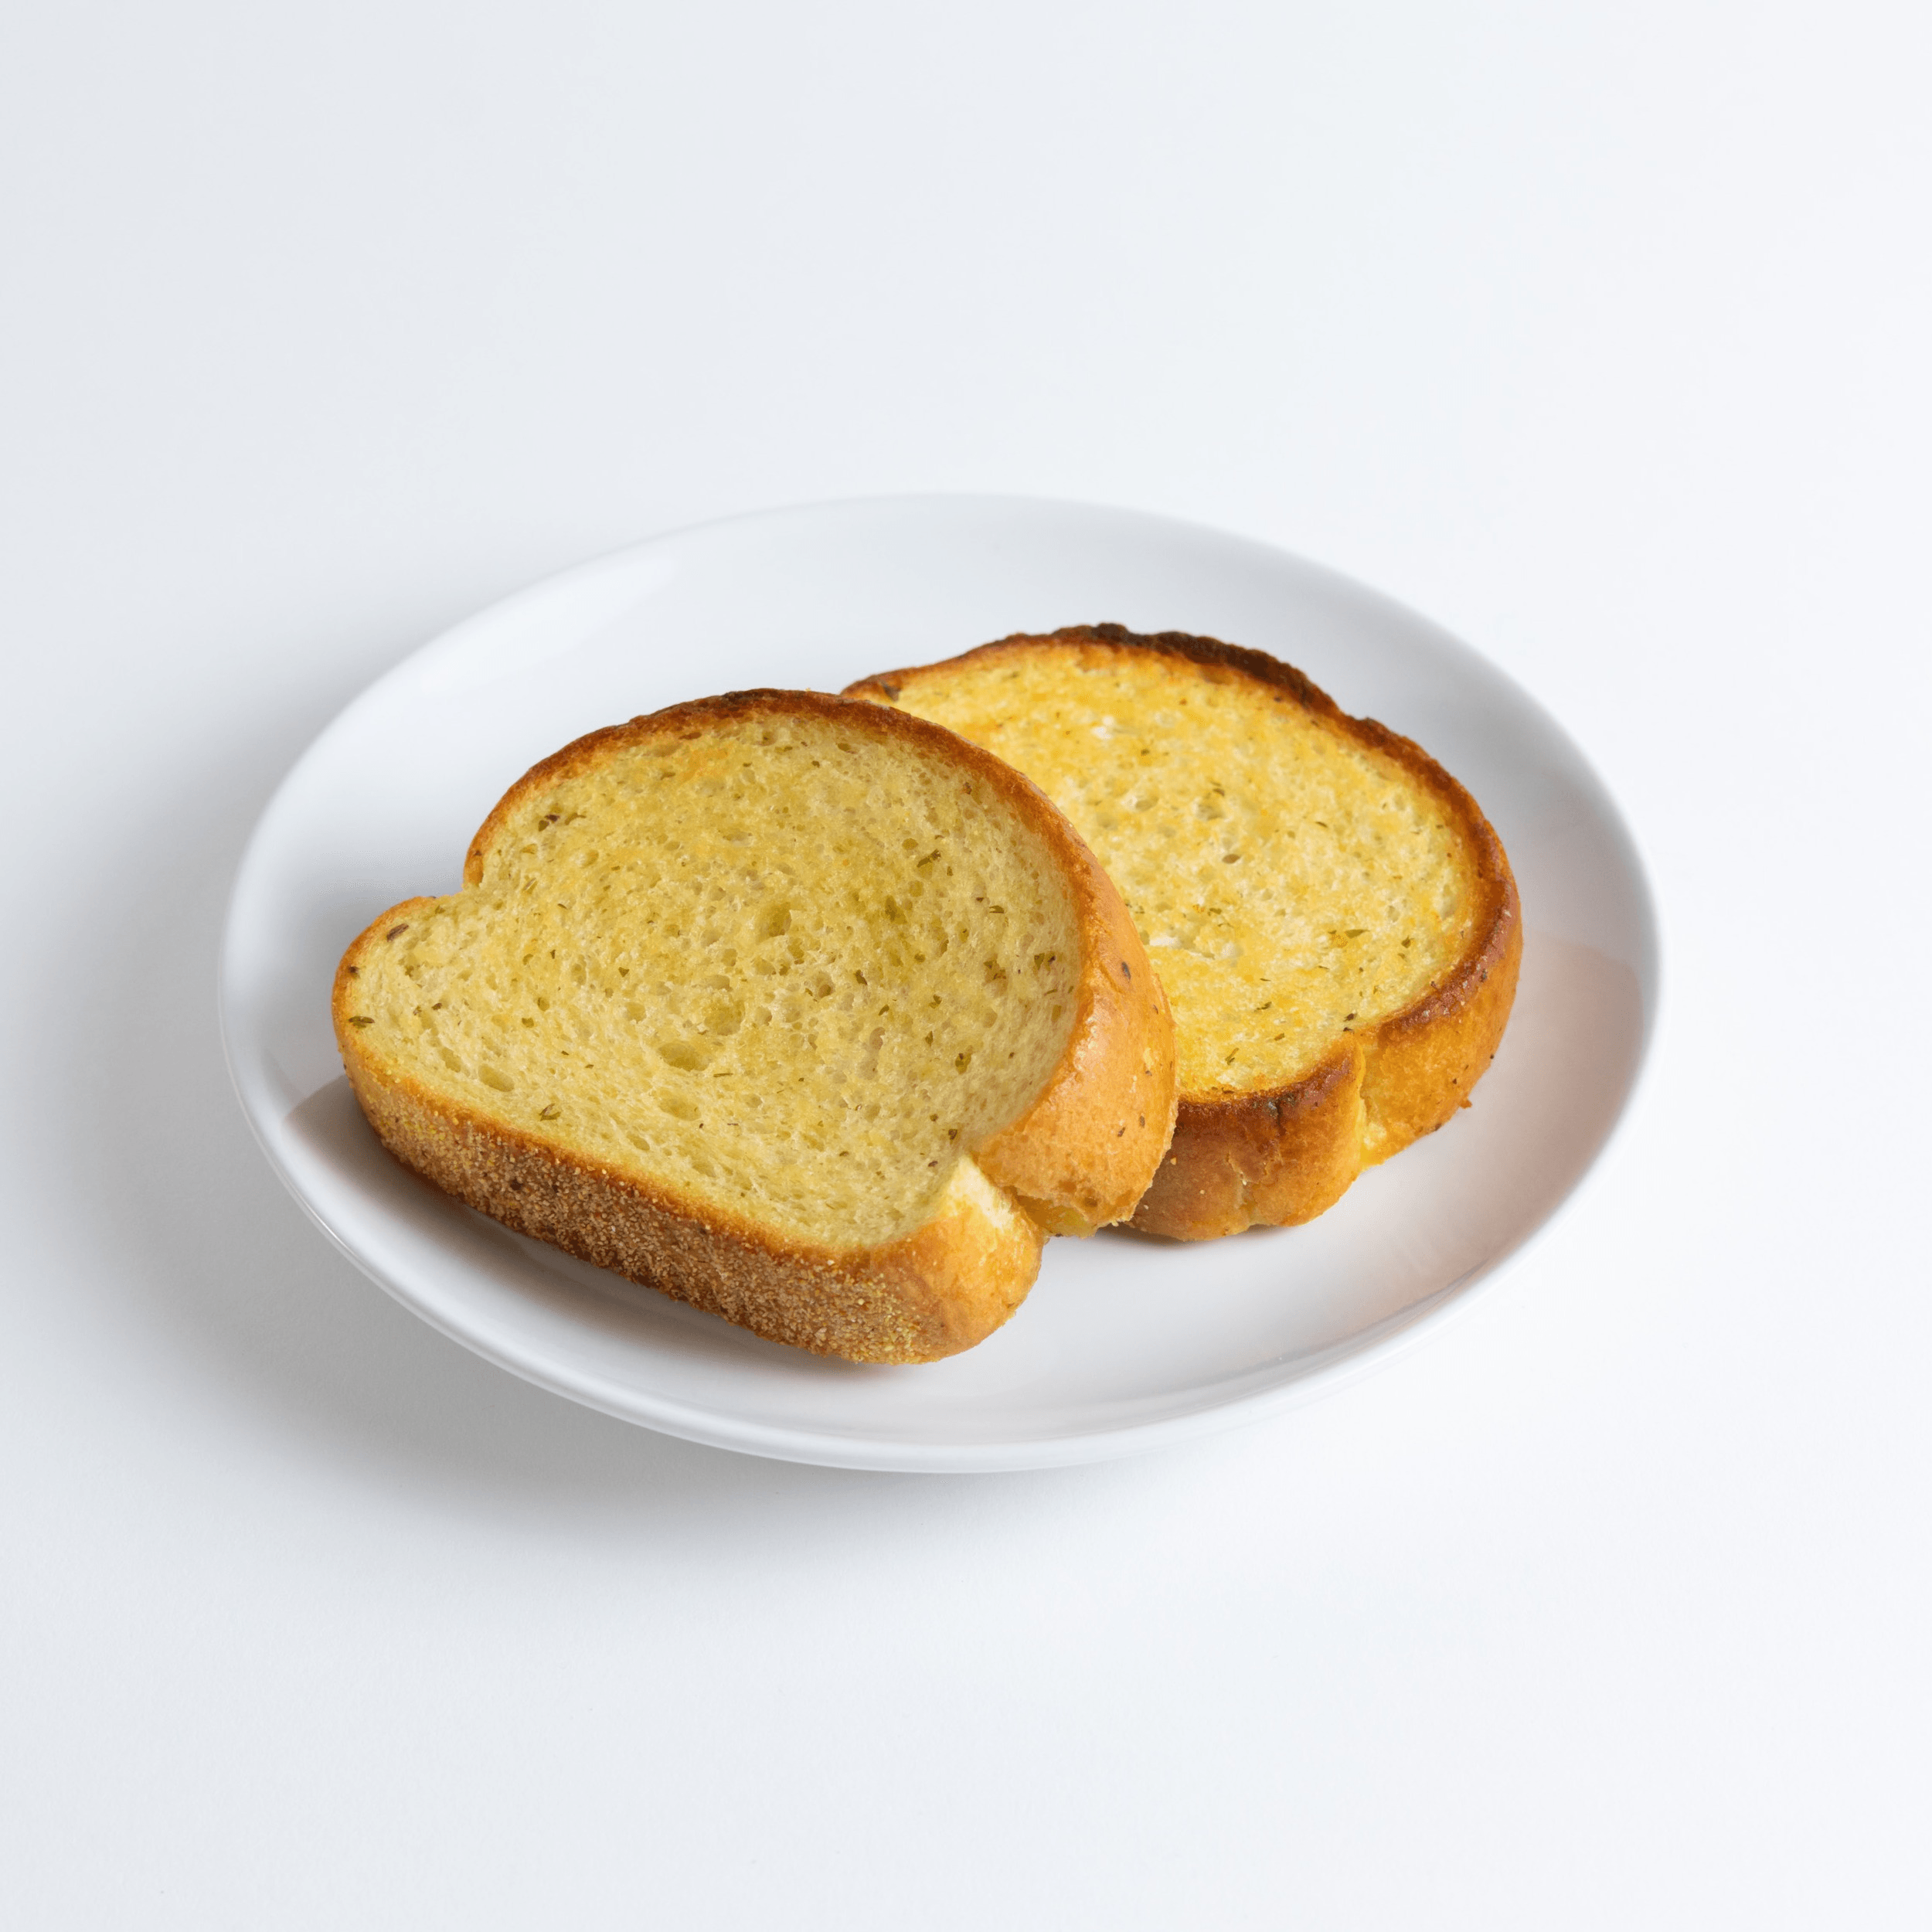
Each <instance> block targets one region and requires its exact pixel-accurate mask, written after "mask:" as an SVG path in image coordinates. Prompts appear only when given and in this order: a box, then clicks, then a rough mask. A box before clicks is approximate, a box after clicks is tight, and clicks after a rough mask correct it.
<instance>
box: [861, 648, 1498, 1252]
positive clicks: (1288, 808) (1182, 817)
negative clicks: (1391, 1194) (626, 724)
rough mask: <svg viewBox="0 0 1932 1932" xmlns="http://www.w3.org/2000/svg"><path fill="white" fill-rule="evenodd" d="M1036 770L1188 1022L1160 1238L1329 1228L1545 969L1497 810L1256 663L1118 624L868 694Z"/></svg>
mask: <svg viewBox="0 0 1932 1932" xmlns="http://www.w3.org/2000/svg"><path fill="white" fill-rule="evenodd" d="M849 695H850V696H859V697H866V698H870V699H872V700H873V701H874V702H877V703H879V704H882V705H889V706H896V707H897V708H898V709H900V710H901V711H904V712H910V713H913V714H915V715H917V716H920V717H924V718H929V719H934V720H936V721H937V722H938V723H941V724H944V725H946V726H948V727H949V728H951V730H954V731H956V732H957V733H960V735H961V736H963V737H966V738H968V739H971V740H972V741H973V742H974V743H976V744H979V745H983V746H985V747H986V748H987V749H988V750H990V751H992V752H995V753H997V754H998V756H999V757H1002V758H1003V759H1005V760H1007V761H1008V762H1009V763H1010V764H1013V765H1015V766H1016V767H1018V768H1019V770H1022V771H1023V772H1025V773H1026V774H1027V775H1028V777H1031V778H1032V779H1033V780H1034V781H1035V782H1036V783H1037V784H1039V785H1040V786H1041V787H1042V788H1043V790H1044V791H1046V793H1047V794H1048V795H1049V797H1050V798H1052V799H1053V801H1054V802H1055V803H1056V804H1058V805H1059V806H1060V808H1061V810H1062V811H1064V812H1065V813H1066V815H1067V816H1068V818H1070V819H1071V820H1072V821H1073V825H1074V826H1075V828H1077V830H1078V831H1079V832H1080V835H1081V836H1082V837H1083V838H1085V839H1086V840H1087V842H1088V843H1089V844H1090V845H1091V846H1092V847H1093V849H1094V851H1095V852H1096V853H1097V855H1099V857H1100V861H1101V862H1102V863H1103V864H1104V866H1106V867H1107V870H1108V872H1109V873H1110V875H1111V876H1112V878H1113V879H1114V883H1116V884H1117V886H1119V888H1120V889H1121V894H1122V896H1124V899H1125V900H1126V901H1127V903H1128V908H1129V910H1131V913H1133V915H1134V921H1135V923H1136V924H1137V926H1138V927H1139V930H1140V932H1141V937H1142V939H1143V940H1145V943H1146V944H1147V946H1148V950H1149V952H1150V954H1151V956H1152V957H1153V959H1154V961H1155V965H1156V967H1157V968H1158V971H1159V972H1160V974H1161V976H1162V980H1163V981H1164V982H1165V985H1166V988H1167V990H1168V994H1169V995H1170V997H1171V998H1172V1001H1173V1004H1174V1012H1175V1027H1176V1040H1177V1052H1178V1056H1179V1076H1180V1084H1181V1095H1182V1098H1181V1106H1180V1113H1179V1121H1178V1123H1177V1125H1176V1128H1175V1135H1174V1143H1173V1146H1172V1149H1171V1150H1170V1151H1169V1153H1168V1158H1167V1159H1166V1161H1165V1162H1164V1163H1163V1164H1162V1167H1161V1169H1160V1172H1159V1173H1158V1175H1157V1177H1156V1178H1155V1182H1154V1184H1153V1185H1152V1186H1151V1188H1150V1189H1149V1190H1148V1194H1147V1196H1146V1197H1145V1199H1143V1200H1142V1202H1141V1204H1140V1207H1139V1209H1138V1211H1137V1213H1135V1215H1134V1226H1136V1227H1137V1228H1139V1229H1141V1230H1143V1231H1144V1232H1147V1233H1155V1234H1163V1235H1169V1236H1179V1237H1180V1238H1182V1239H1195V1240H1198V1239H1203V1238H1206V1237H1209V1236H1217V1235H1222V1234H1230V1233H1236V1232H1237V1231H1239V1230H1241V1229H1243V1228H1245V1227H1248V1226H1253V1225H1255V1224H1257V1223H1262V1224H1268V1225H1280V1224H1284V1223H1294V1222H1300V1221H1305V1220H1308V1219H1311V1218H1312V1217H1313V1216H1315V1215H1317V1214H1319V1213H1321V1212H1322V1210H1323V1209H1325V1208H1327V1207H1328V1206H1332V1204H1333V1203H1334V1202H1335V1201H1336V1200H1337V1199H1339V1198H1340V1196H1342V1193H1343V1192H1345V1190H1346V1189H1347V1188H1348V1186H1349V1183H1350V1182H1352V1180H1353V1179H1354V1178H1355V1175H1357V1174H1358V1173H1359V1172H1360V1171H1361V1169H1362V1168H1363V1167H1365V1166H1368V1165H1372V1164H1374V1163H1375V1162H1378V1161H1383V1160H1386V1159H1387V1158H1389V1155H1393V1154H1395V1153H1396V1152H1399V1151H1400V1150H1401V1149H1402V1148H1404V1147H1406V1146H1407V1145H1409V1144H1410V1142H1411V1141H1413V1140H1415V1139H1416V1138H1417V1137H1418V1136H1419V1135H1420V1134H1427V1133H1430V1132H1431V1131H1434V1129H1435V1128H1438V1127H1440V1126H1441V1125H1442V1124H1443V1123H1444V1121H1447V1119H1449V1118H1450V1117H1451V1115H1452V1114H1454V1112H1455V1111H1456V1110H1457V1108H1458V1107H1461V1106H1464V1105H1466V1104H1468V1097H1469V1092H1470V1090H1471V1087H1474V1086H1475V1083H1476V1081H1477V1080H1478V1079H1479V1078H1480V1077H1481V1075H1482V1073H1483V1072H1484V1070H1485V1069H1486V1068H1487V1067H1488V1064H1489V1062H1490V1060H1492V1058H1493V1057H1494V1056H1495V1050H1496V1047H1497V1045H1498V1043H1499V1042H1500V1040H1501V1039H1502V1032H1503V1027H1504V1025H1505V1022H1506V1021H1507V1020H1508V1018H1509V1008H1510V1004H1511V1002H1512V998H1514V995H1515V984H1516V973H1517V967H1518V963H1519V959H1520V957H1521V952H1522V930H1521V918H1520V913H1519V906H1518V901H1517V896H1516V888H1515V880H1514V879H1512V876H1511V874H1510V871H1509V862H1508V860H1507V859H1506V858H1505V855H1504V853H1503V849H1502V845H1501V843H1500V842H1498V839H1497V838H1496V835H1495V832H1493V831H1492V829H1491V828H1490V825H1489V823H1488V820H1487V819H1485V818H1484V817H1483V815H1482V814H1481V811H1479V810H1478V808H1477V806H1476V804H1475V801H1474V800H1473V799H1472V798H1470V796H1469V794H1468V793H1467V792H1466V791H1464V789H1463V788H1462V787H1461V785H1459V784H1457V783H1456V781H1454V779H1453V778H1451V777H1450V776H1449V775H1448V774H1447V772H1445V771H1444V770H1443V769H1442V768H1441V767H1440V766H1439V765H1437V764H1436V763H1435V762H1434V760H1432V759H1431V758H1430V757H1428V756H1427V753H1424V752H1423V750H1421V749H1420V747H1417V746H1416V745H1414V744H1412V743H1410V741H1409V740H1407V739H1406V738H1401V737H1398V736H1396V734H1395V733H1393V732H1391V731H1389V730H1386V729H1385V728H1384V727H1383V726H1381V725H1379V724H1376V723H1373V722H1372V720H1369V719H1359V718H1351V717H1349V716H1347V715H1346V714H1345V713H1343V712H1342V710H1341V709H1339V708H1338V706H1336V705H1335V703H1334V702H1333V701H1332V699H1329V698H1328V696H1327V695H1326V694H1325V693H1324V692H1321V691H1320V690H1318V689H1316V687H1315V685H1312V684H1311V683H1310V682H1308V679H1306V678H1304V677H1303V676H1302V675H1301V673H1300V672H1298V671H1296V670H1294V669H1293V668H1291V667H1290V666H1288V665H1284V664H1282V663H1281V662H1278V661H1277V659H1275V658H1271V657H1269V656H1267V655H1265V654H1264V653H1263V652H1260V651H1247V650H1242V649H1239V648H1236V647H1233V646H1231V645H1225V644H1222V643H1219V642H1218V641H1216V640H1214V639H1213V638H1196V637H1189V636H1186V635H1185V634H1181V633H1179V632H1174V631H1168V632H1163V633H1162V634H1159V635H1158V636H1153V637H1145V636H1138V635H1136V634H1134V633H1133V632H1131V631H1125V630H1123V629H1122V628H1121V627H1120V626H1119V625H1117V624H1100V625H1096V626H1086V625H1082V626H1079V627H1077V628H1073V629H1069V630H1064V631H1055V632H1053V633H1052V634H1049V635H1044V636H1017V637H1012V638H1005V639H1004V640H1002V641H1000V642H998V643H997V644H990V645H984V646H982V647H981V648H979V649H978V650H976V651H968V652H967V653H965V654H964V655H963V656H961V657H957V658H950V659H947V661H945V662H943V663H939V664H933V665H924V666H922V667H920V668H916V669H913V670H907V671H894V672H886V673H885V674H883V675H881V676H879V677H875V678H869V679H866V680H864V681H863V682H861V683H859V684H856V685H852V687H851V688H850V691H849Z"/></svg>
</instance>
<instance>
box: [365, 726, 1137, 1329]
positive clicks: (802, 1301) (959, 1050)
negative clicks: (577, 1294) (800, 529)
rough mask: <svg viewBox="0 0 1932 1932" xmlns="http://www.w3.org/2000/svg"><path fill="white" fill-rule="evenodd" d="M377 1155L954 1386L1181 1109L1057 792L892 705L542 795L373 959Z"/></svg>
mask: <svg viewBox="0 0 1932 1932" xmlns="http://www.w3.org/2000/svg"><path fill="white" fill-rule="evenodd" d="M334 1017H335V1029H336V1037H337V1039H338V1043H339V1044H340V1046H341V1049H342V1060H343V1064H344V1066H345V1067H346V1068H347V1070H348V1073H349V1079H350V1081H351V1083H352V1086H353V1087H354V1089H355V1094H356V1097H357V1099H358V1100H359V1102H360V1103H361V1104H362V1110H363V1111H364V1113H365V1114H366V1115H367V1116H368V1117H369V1121H370V1122H371V1124H372V1125H373V1126H374V1128H375V1129H376V1132H377V1134H379V1136H380V1138H381V1139H382V1140H383V1143H384V1145H386V1146H387V1147H388V1148H389V1150H390V1151H392V1152H393V1154H395V1155H396V1156H397V1158H399V1159H400V1160H402V1161H403V1162H405V1163H406V1165H409V1166H410V1167H412V1168H414V1169H416V1171H417V1172H419V1173H420V1174H422V1175H425V1176H426V1177H427V1178H428V1179H430V1180H431V1181H433V1182H435V1183H436V1184H437V1185H438V1186H440V1187H441V1188H443V1189H445V1190H447V1192H450V1193H451V1194H453V1195H454V1196H457V1198H458V1199H461V1200H463V1201H465V1202H468V1203H469V1204H470V1205H471V1206H473V1207H476V1208H478V1209H481V1210H482V1211H483V1212H484V1213H486V1214H489V1215H492V1216H495V1218H496V1219H498V1220H500V1221H502V1222H504V1223H505V1224H506V1225H508V1226H511V1227H512V1228H515V1229H516V1230H519V1232H521V1233H526V1234H529V1235H532V1236H536V1238H537V1239H539V1240H545V1241H549V1242H550V1243H553V1244H554V1245H556V1246H557V1247H561V1248H563V1249H566V1250H568V1251H569V1252H570V1253H573V1254H576V1255H578V1256H580V1257H582V1258H583V1259H584V1260H588V1261H591V1262H594V1263H596V1264H598V1265H599V1266H601V1267H609V1268H612V1269H614V1270H617V1272H618V1273H620V1274H624V1275H626V1276H628V1277H630V1278H631V1279H632V1280H634V1281H640V1282H643V1283H645V1284H648V1285H650V1286H651V1287H657V1288H660V1289H662V1291H664V1292H665V1293H666V1294H670V1295H672V1296H674V1297H675V1298H679V1299H680V1300H682V1301H689V1302H691V1303H692V1304H695V1305H696V1306H697V1307H699V1308H706V1309H709V1310H710V1311H713V1312H714V1313H716V1314H719V1315H723V1316H724V1317H726V1318H727V1319H728V1320H730V1321H735V1322H737V1323H739V1324H740V1325H742V1326H743V1327H746V1328H750V1329H752V1330H753V1331H754V1332H757V1333H758V1334H760V1335H764V1336H765V1337H767V1338H769V1339H770V1340H773V1341H777V1342H788V1343H791V1344H793V1345H796V1346H798V1347H801V1348H805V1349H815V1350H817V1351H818V1352H821V1353H825V1354H831V1355H843V1356H845V1357H848V1358H849V1359H852V1360H855V1361H862V1362H924V1361H930V1360H933V1359H937V1357H940V1356H942V1355H950V1354H952V1353H954V1352H957V1350H959V1349H964V1348H968V1347H971V1345H973V1344H974V1343H975V1342H978V1341H980V1340H981V1339H982V1338H984V1337H985V1336H986V1335H988V1334H990V1333H991V1332H992V1330H993V1329H995V1328H997V1327H998V1325H1000V1323H1001V1322H1002V1321H1005V1318H1007V1316H1008V1315H1009V1314H1010V1313H1011V1312H1012V1310H1013V1308H1015V1307H1016V1306H1017V1305H1018V1304H1019V1301H1021V1300H1022V1298H1024V1296H1025V1294H1026V1291H1027V1289H1028V1288H1029V1287H1030V1286H1031V1284H1032V1281H1033V1278H1034V1276H1035V1274H1036V1271H1037V1269H1038V1266H1039V1253H1040V1250H1041V1246H1042V1243H1043V1240H1044V1239H1045V1236H1046V1235H1047V1234H1048V1233H1086V1232H1090V1231H1091V1230H1093V1229H1094V1228H1095V1227H1097V1226H1101V1225H1103V1224H1104V1223H1108V1222H1111V1221H1117V1220H1121V1219H1124V1218H1125V1217H1126V1216H1128V1215H1129V1214H1131V1213H1132V1211H1133V1209H1134V1206H1135V1204H1136V1202H1138V1200H1139V1199H1140V1198H1141V1194H1142V1192H1144V1191H1145V1188H1146V1186H1147V1184H1148V1181H1149V1179H1150V1178H1151V1176H1152V1175H1153V1174H1154V1172H1155V1169H1156V1168H1157V1167H1158V1165H1159V1162H1160V1160H1161V1158H1162V1155H1163V1154H1164V1153H1165V1150H1166V1146H1167V1143H1168V1138H1169V1136H1170V1134H1171V1133H1172V1126H1173V1118H1174V1111H1175V1077H1174V1059H1173V1031H1172V1019H1171V1016H1170V1014H1169V1012H1168V1006H1167V1002H1166V1000H1165V995H1164V994H1163V992H1162V988H1161V985H1160V982H1159V981H1158V978H1157V977H1156V976H1155V974H1154V973H1153V971H1151V968H1149V966H1148V961H1147V956H1146V954H1145V951H1143V950H1142V948H1141V943H1140V940H1139V939H1138V937H1137V936H1136V934H1135V932H1134V926H1133V923H1132V921H1131V919H1130V918H1129V917H1128V913H1127V911H1126V909H1125V907H1124V906H1123V905H1122V903H1121V899H1120V896H1119V894H1118V893H1117V892H1116V891H1115V890H1114V887H1113V886H1112V885H1111V883H1109V881H1108V879H1107V876H1106V874H1105V873H1104V871H1103V870H1102V869H1101V868H1100V866H1099V865H1098V863H1097V862H1096V860H1095V859H1094V855H1093V854H1092V853H1091V852H1089V851H1088V850H1087V847H1086V846H1085V845H1083V843H1082V842H1081V841H1080V838H1078V837H1077V835H1075V834H1074V833H1073V831H1072V829H1071V828H1070V826H1069V825H1067V823H1066V820H1065V819H1064V818H1063V817H1062V816H1061V815H1060V813H1059V812H1058V811H1056V810H1055V809H1054V808H1053V806H1052V805H1051V804H1049V801H1047V800H1046V798H1045V797H1044V796H1043V794H1041V793H1040V792H1039V791H1038V790H1037V789H1036V787H1034V786H1032V784H1030V783H1029V782H1028V781H1026V780H1025V779H1024V778H1022V777H1020V776H1019V774H1016V773H1015V772H1014V771H1013V770H1012V769H1011V768H1010V767H1008V766H1007V765H1005V764H1002V762H1001V761H999V760H997V759H995V758H993V757H990V756H988V754H987V753H985V752H984V751H982V750H979V749H978V748H977V747H974V746H971V745H969V744H968V743H965V742H964V740H961V739H960V738H958V737H957V736H954V734H953V733H950V732H948V731H946V730H943V729H941V728H940V727H939V726H935V725H933V724H930V723H926V722H924V721H923V720H920V719H916V718H912V717H908V716H903V715H900V714H899V713H893V712H891V711H889V710H886V709H883V708H882V707H879V706H874V705H870V704H864V703H859V702H854V701H852V700H849V699H843V698H832V697H825V696H818V695H816V694H812V693H806V692H776V691H758V692H737V693H733V694H732V695H730V696H726V697H723V698H716V699H706V700H702V701H701V702H697V703H693V704H686V705H679V706H673V707H672V708H671V709H668V710H665V711H661V712H658V713H654V714H652V715H651V716H648V717H644V718H638V719H633V720H632V721H631V723H628V724H626V725H620V726H614V727H612V728H611V729H610V730H604V731H599V732H594V733H591V734H590V736H588V737H586V738H581V739H579V740H577V742H576V743H574V744H572V745H570V746H567V747H565V749H564V750H562V751H560V752H559V753H557V754H556V756H555V757H552V758H549V759H546V760H544V762H543V764H539V765H538V766H537V767H536V768H535V769H534V770H532V771H530V772H529V774H526V776H525V777H523V778H522V779H520V780H519V781H518V782H517V783H516V784H515V785H513V786H512V787H511V788H510V790H509V792H508V793H507V794H505V797H504V798H503V800H502V802H501V803H500V804H498V806H497V808H496V809H495V811H492V813H491V814H490V815H489V817H488V819H487V820H486V821H485V823H484V825H483V827H482V828H481V831H480V832H478V835H477V836H476V838H475V840H474V842H473V844H472V845H471V848H470V851H469V855H468V861H467V862H466V865H465V866H464V886H463V889H462V890H461V892H460V893H454V894H453V895H451V896H448V897H447V898H441V899H414V900H406V901H405V902H403V903H402V904H400V905H399V906H393V907H391V908H390V909H389V910H388V911H387V912H386V913H383V914H382V916H381V917H379V918H378V919H376V920H375V921H373V922H372V923H371V925H370V926H369V928H368V929H367V930H366V931H365V932H364V933H363V934H362V935H361V936H360V937H359V938H358V939H356V940H355V942H354V943H353V944H352V945H351V946H350V947H349V951H348V952H347V953H346V954H345V955H344V957H343V959H342V964H341V967H340V968H339V969H338V972H337V975H336V980H335V998H334Z"/></svg>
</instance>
